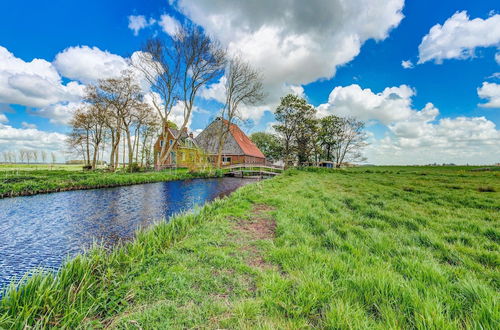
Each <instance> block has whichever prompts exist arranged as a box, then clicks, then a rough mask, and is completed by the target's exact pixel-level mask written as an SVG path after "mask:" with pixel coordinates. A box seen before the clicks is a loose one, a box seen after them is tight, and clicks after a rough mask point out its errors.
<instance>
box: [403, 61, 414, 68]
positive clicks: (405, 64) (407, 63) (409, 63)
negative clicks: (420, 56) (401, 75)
mask: <svg viewBox="0 0 500 330" xmlns="http://www.w3.org/2000/svg"><path fill="white" fill-rule="evenodd" d="M401 66H402V67H403V68H405V69H413V68H414V67H415V65H413V62H412V61H410V60H407V61H401Z"/></svg>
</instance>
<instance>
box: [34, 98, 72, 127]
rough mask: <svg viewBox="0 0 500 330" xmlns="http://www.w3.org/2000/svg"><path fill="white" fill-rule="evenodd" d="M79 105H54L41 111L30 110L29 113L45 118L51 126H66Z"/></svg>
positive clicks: (64, 103)
mask: <svg viewBox="0 0 500 330" xmlns="http://www.w3.org/2000/svg"><path fill="white" fill-rule="evenodd" d="M81 105H82V103H81V102H63V103H56V104H51V105H49V106H47V107H43V108H41V109H37V110H31V111H30V113H31V114H33V115H36V116H39V117H43V118H47V119H49V121H50V122H51V123H52V124H61V125H68V124H69V122H70V120H71V118H73V114H74V113H75V111H76V109H77V108H78V107H80V106H81Z"/></svg>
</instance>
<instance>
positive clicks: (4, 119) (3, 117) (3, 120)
mask: <svg viewBox="0 0 500 330" xmlns="http://www.w3.org/2000/svg"><path fill="white" fill-rule="evenodd" d="M8 122H9V119H8V118H7V116H6V115H4V114H3V113H0V123H3V124H5V123H8Z"/></svg>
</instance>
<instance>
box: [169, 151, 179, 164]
mask: <svg viewBox="0 0 500 330" xmlns="http://www.w3.org/2000/svg"><path fill="white" fill-rule="evenodd" d="M170 159H171V163H172V164H176V163H177V160H176V159H175V152H173V151H172V152H171V153H170Z"/></svg>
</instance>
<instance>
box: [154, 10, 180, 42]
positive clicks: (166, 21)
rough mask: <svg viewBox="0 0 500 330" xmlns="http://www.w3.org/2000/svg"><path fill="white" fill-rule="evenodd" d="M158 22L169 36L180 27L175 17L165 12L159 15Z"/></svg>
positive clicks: (173, 34)
mask: <svg viewBox="0 0 500 330" xmlns="http://www.w3.org/2000/svg"><path fill="white" fill-rule="evenodd" d="M158 24H159V25H160V26H161V27H162V29H163V31H164V32H165V33H167V34H168V35H169V36H171V37H173V36H175V34H176V33H177V32H178V31H179V29H180V27H181V25H180V24H179V22H178V21H177V20H176V19H175V18H173V17H172V16H170V15H167V14H163V15H161V17H160V21H159V22H158Z"/></svg>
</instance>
